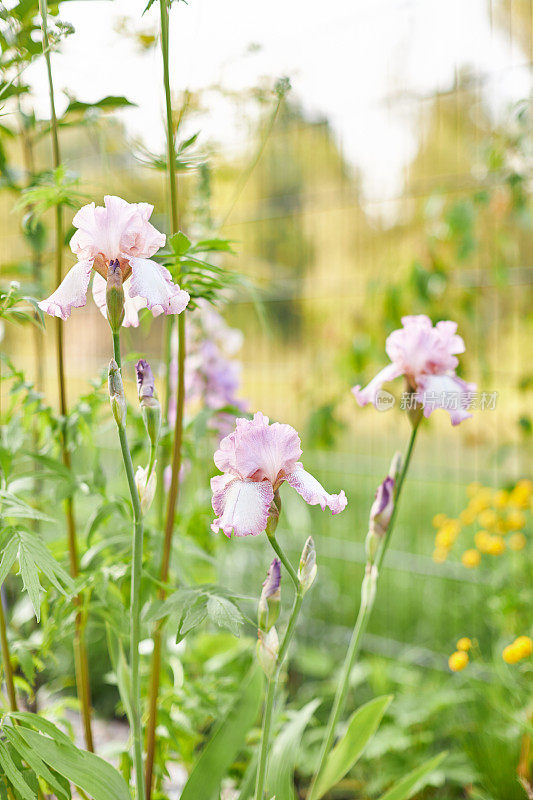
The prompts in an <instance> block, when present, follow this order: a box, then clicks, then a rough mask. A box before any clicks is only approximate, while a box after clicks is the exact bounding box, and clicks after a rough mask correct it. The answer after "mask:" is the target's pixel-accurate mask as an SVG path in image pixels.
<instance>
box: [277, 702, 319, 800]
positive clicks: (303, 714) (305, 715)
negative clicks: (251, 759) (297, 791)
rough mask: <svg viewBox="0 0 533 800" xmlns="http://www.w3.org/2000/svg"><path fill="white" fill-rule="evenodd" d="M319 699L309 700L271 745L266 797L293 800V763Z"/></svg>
mask: <svg viewBox="0 0 533 800" xmlns="http://www.w3.org/2000/svg"><path fill="white" fill-rule="evenodd" d="M319 705H320V700H311V702H310V703H307V705H306V706H304V707H303V708H302V709H301V710H300V711H298V712H297V713H295V714H294V715H293V717H292V719H291V720H290V721H289V722H288V723H287V724H286V725H285V727H284V728H283V730H282V731H281V733H280V734H279V736H278V737H277V739H276V741H275V742H274V746H273V747H272V754H271V756H270V766H269V772H268V780H267V787H268V791H267V795H268V797H272V796H274V797H276V800H278V798H279V800H294V797H295V795H294V765H295V763H296V756H297V753H298V748H299V746H300V741H301V738H302V735H303V732H304V730H305V729H306V727H307V725H308V723H309V720H310V719H311V717H312V716H313V714H314V712H315V711H316V709H317V707H318V706H319Z"/></svg>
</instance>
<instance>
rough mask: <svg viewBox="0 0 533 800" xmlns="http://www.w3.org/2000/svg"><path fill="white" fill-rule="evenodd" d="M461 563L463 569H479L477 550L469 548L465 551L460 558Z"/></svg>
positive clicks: (479, 558)
mask: <svg viewBox="0 0 533 800" xmlns="http://www.w3.org/2000/svg"><path fill="white" fill-rule="evenodd" d="M461 561H462V563H463V564H464V566H465V567H468V569H474V568H475V567H479V564H480V561H481V556H480V554H479V552H478V551H477V550H474V548H471V549H470V550H465V551H464V553H463V555H462V556H461Z"/></svg>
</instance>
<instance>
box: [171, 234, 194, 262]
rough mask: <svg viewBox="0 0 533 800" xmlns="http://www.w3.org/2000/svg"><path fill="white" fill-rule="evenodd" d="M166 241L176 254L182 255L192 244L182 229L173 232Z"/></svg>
mask: <svg viewBox="0 0 533 800" xmlns="http://www.w3.org/2000/svg"><path fill="white" fill-rule="evenodd" d="M168 242H169V244H170V246H171V247H172V249H173V251H174V252H175V254H176V255H178V256H182V255H183V254H184V253H186V252H187V251H188V250H189V249H190V247H191V244H192V242H191V240H190V239H189V238H188V237H187V236H185V234H184V233H183V232H182V231H179V233H175V234H174V236H171V237H170V239H169V240H168Z"/></svg>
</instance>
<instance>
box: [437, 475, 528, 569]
mask: <svg viewBox="0 0 533 800" xmlns="http://www.w3.org/2000/svg"><path fill="white" fill-rule="evenodd" d="M467 494H468V497H469V502H468V505H467V507H466V508H465V509H463V511H461V513H460V514H459V517H458V518H457V519H452V518H450V517H447V516H446V514H436V515H435V517H433V526H434V527H435V528H436V530H437V533H436V534H435V550H434V552H433V560H434V561H435V562H436V563H437V564H442V563H443V562H444V561H446V559H447V558H448V555H449V552H450V550H451V548H452V547H453V545H454V544H455V542H456V540H457V537H458V536H459V533H460V532H461V530H462V529H463V528H465V527H468V526H469V525H474V524H475V525H476V527H477V528H478V530H477V531H476V533H475V535H474V547H470V548H468V549H466V550H464V552H463V553H462V555H461V562H462V563H463V565H464V566H465V567H467V568H468V569H475V568H476V567H478V566H479V565H480V563H481V556H482V555H490V556H500V555H502V553H504V552H505V551H506V550H513V551H519V550H523V549H524V548H525V546H526V544H527V538H526V536H525V534H524V533H523V529H524V528H525V527H526V524H527V517H526V514H525V513H524V512H525V511H527V510H528V509H529V510H530V511H532V512H533V481H530V480H527V479H523V480H520V481H518V482H517V484H516V485H515V486H514V487H513V488H512V489H511V490H509V491H507V490H506V489H497V490H495V489H491V488H490V487H489V486H483V485H482V484H481V483H477V482H476V483H471V484H470V485H469V486H468V488H467Z"/></svg>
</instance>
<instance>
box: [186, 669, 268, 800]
mask: <svg viewBox="0 0 533 800" xmlns="http://www.w3.org/2000/svg"><path fill="white" fill-rule="evenodd" d="M262 689H263V676H262V673H261V671H260V670H259V669H258V668H257V667H256V666H255V665H254V668H253V669H252V672H251V674H250V675H249V677H248V679H247V681H246V682H245V683H244V685H243V690H242V692H241V694H240V695H239V697H237V698H236V699H235V702H234V703H233V705H232V706H231V708H230V710H229V711H228V713H227V714H226V715H225V717H224V718H223V719H222V721H221V722H220V724H219V725H218V726H217V728H216V730H215V732H214V733H213V735H212V737H211V739H210V740H209V742H208V743H207V745H206V746H205V748H204V749H203V751H202V754H201V756H200V758H199V759H198V761H197V762H196V764H195V766H194V768H193V771H192V772H191V774H190V775H189V779H188V781H187V783H186V784H185V787H184V789H183V792H182V794H181V800H198V799H199V798H202V800H214V798H218V792H219V789H220V784H221V782H222V779H223V778H224V776H225V775H226V774H227V771H228V769H229V767H230V766H231V764H232V763H233V761H234V759H235V757H236V756H237V754H238V752H239V750H240V749H241V747H242V746H243V744H244V741H245V738H246V734H247V733H248V731H249V730H250V728H251V727H252V725H253V724H254V722H255V720H256V719H257V715H258V713H259V706H260V704H261V695H262Z"/></svg>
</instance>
